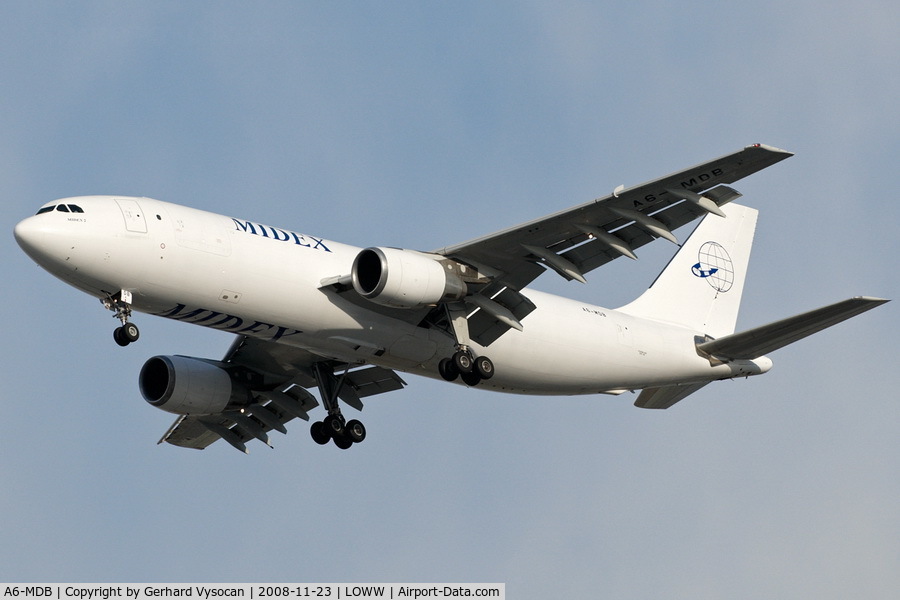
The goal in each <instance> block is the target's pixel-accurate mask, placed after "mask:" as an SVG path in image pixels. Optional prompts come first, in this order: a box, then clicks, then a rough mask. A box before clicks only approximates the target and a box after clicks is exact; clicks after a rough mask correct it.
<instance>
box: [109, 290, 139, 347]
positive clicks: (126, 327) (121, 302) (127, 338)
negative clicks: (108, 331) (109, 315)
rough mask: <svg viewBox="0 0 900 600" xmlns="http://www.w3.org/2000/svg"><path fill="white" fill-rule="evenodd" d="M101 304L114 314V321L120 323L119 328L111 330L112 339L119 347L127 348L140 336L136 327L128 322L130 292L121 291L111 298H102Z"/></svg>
mask: <svg viewBox="0 0 900 600" xmlns="http://www.w3.org/2000/svg"><path fill="white" fill-rule="evenodd" d="M101 302H102V303H103V306H104V307H105V308H106V309H107V310H111V311H113V312H114V313H115V315H113V316H114V317H115V318H116V319H118V320H119V321H121V322H122V326H121V327H116V328H115V329H114V330H113V339H114V340H115V341H116V343H117V344H118V345H120V346H127V345H128V344H130V343H132V342H136V341H137V339H138V338H139V337H140V336H141V332H140V331H139V330H138V328H137V325H135V324H134V323H131V322H129V320H128V319H130V318H131V292H129V291H128V290H121V291H120V292H118V293H116V294H114V295H112V296H107V297H106V298H103V299H102V300H101Z"/></svg>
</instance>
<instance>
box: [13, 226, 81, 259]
mask: <svg viewBox="0 0 900 600" xmlns="http://www.w3.org/2000/svg"><path fill="white" fill-rule="evenodd" d="M13 234H14V235H15V237H16V242H17V243H18V244H19V247H20V248H22V250H24V251H25V254H27V255H28V256H30V257H31V259H32V260H33V261H34V262H36V263H38V264H39V265H41V266H43V267H44V268H50V266H51V265H55V264H57V263H59V262H61V261H62V262H65V261H67V260H68V256H69V255H70V254H71V248H70V246H71V244H69V243H68V242H67V239H66V238H65V236H62V235H60V231H58V230H55V229H54V225H53V224H52V223H49V222H48V221H47V219H42V218H40V217H37V216H34V217H28V218H27V219H24V220H22V221H19V223H18V224H17V225H16V228H15V230H14V231H13Z"/></svg>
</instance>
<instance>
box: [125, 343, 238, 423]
mask: <svg viewBox="0 0 900 600" xmlns="http://www.w3.org/2000/svg"><path fill="white" fill-rule="evenodd" d="M139 384H140V388H141V395H142V396H143V397H144V400H146V401H147V402H149V403H150V404H152V405H153V406H155V407H156V408H160V409H162V410H165V411H168V412H171V413H175V414H178V415H210V414H216V413H220V412H222V411H224V410H225V409H226V408H227V407H228V406H229V405H230V404H232V403H241V402H242V401H243V402H244V403H246V398H247V390H245V389H244V388H242V387H241V386H240V385H237V384H236V383H235V382H234V381H232V378H231V376H230V375H229V374H228V372H227V371H226V370H225V369H222V368H220V367H217V366H216V365H214V364H211V363H209V362H207V361H204V360H201V359H199V358H192V357H190V356H154V357H153V358H151V359H149V360H148V361H147V362H146V363H144V366H143V368H141V374H140V378H139Z"/></svg>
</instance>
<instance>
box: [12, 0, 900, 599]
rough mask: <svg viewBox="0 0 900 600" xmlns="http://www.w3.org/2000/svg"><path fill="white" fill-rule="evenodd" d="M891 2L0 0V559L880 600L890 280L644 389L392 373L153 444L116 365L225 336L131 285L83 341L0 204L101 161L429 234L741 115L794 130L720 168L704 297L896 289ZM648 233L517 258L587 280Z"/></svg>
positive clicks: (727, 131) (895, 53)
mask: <svg viewBox="0 0 900 600" xmlns="http://www.w3.org/2000/svg"><path fill="white" fill-rule="evenodd" d="M898 30H900V4H898V3H897V2H896V1H888V0H885V1H866V0H861V1H858V2H854V3H846V2H811V1H798V2H783V1H762V2H746V3H723V2H697V1H693V2H692V1H688V2H678V3H675V2H643V1H637V2H630V3H612V2H608V3H604V2H597V3H579V2H552V3H550V2H546V3H532V2H521V3H511V2H502V1H501V2H483V3H470V2H453V3H448V2H422V3H416V2H392V3H381V2H340V3H335V2H268V3H266V2H263V3H238V2H217V3H212V2H209V3H204V2H187V3H185V2H155V3H137V2H118V1H117V2H112V1H110V2H79V3H62V2H49V3H44V2H12V3H4V4H3V6H2V8H0V55H2V56H3V60H2V61H0V89H2V93H0V198H2V202H3V207H4V210H3V211H2V217H0V218H2V230H3V231H4V232H5V235H2V236H0V253H2V257H3V260H2V266H0V269H2V280H3V282H4V290H5V293H4V303H3V309H2V317H3V322H4V323H6V326H7V333H6V338H5V339H6V340H7V342H6V343H5V344H3V346H2V348H0V357H2V359H0V372H2V381H3V385H2V386H0V401H2V404H0V407H2V411H3V418H2V419H0V540H2V543H0V581H16V580H18V581H36V582H45V581H46V582H53V581H59V582H62V581H66V582H77V581H84V582H107V581H108V582H114V581H115V582H137V581H146V582H278V581H288V582H300V581H312V582H328V581H335V582H478V581H481V582H505V583H506V584H507V587H506V589H507V597H509V598H516V599H537V598H550V597H560V598H583V597H589V596H593V597H596V596H600V597H609V598H659V597H665V598H691V599H703V598H801V597H804V598H817V599H830V598H835V599H836V598H848V597H858V598H896V597H897V593H898V590H900V501H898V499H900V435H898V432H900V400H898V397H897V383H896V382H897V371H898V367H900V361H898V351H897V348H898V345H897V332H898V331H900V316H898V314H900V313H898V308H897V307H898V306H900V305H898V304H897V302H896V301H895V302H894V303H891V304H888V305H886V306H884V307H881V308H878V309H876V310H875V311H873V312H870V313H867V314H865V315H863V316H861V317H858V318H856V319H854V320H852V321H850V322H847V323H844V324H842V325H839V326H837V327H835V328H833V329H829V330H827V331H826V332H823V333H820V334H818V335H816V336H814V337H813V338H809V339H807V340H804V341H802V342H799V343H797V344H796V345H793V346H791V347H789V348H786V349H783V350H780V351H778V352H776V353H774V354H773V355H772V356H771V358H772V359H773V360H774V362H775V367H774V368H773V370H772V371H771V372H770V373H769V374H767V375H766V376H765V377H758V378H753V379H750V380H747V381H735V382H720V383H716V384H713V385H710V386H707V387H706V388H704V389H703V390H701V391H700V392H698V393H697V394H695V395H693V396H691V397H690V398H689V399H687V400H685V401H684V402H682V403H680V404H678V405H676V406H675V407H674V408H672V409H671V410H668V411H643V410H639V409H637V408H634V407H633V406H632V402H633V400H634V396H631V395H630V394H629V395H623V396H620V397H608V396H591V397H574V398H567V397H563V398H532V397H525V396H515V395H499V394H493V393H489V392H485V391H479V390H477V389H463V388H460V387H456V386H449V385H446V384H443V383H442V382H438V381H431V380H425V379H422V378H417V377H414V376H409V377H407V378H406V379H407V380H408V383H409V386H408V387H407V388H406V389H405V390H403V391H400V392H396V393H394V394H391V395H385V396H379V397H374V398H371V399H369V401H368V402H367V404H366V409H365V411H364V413H363V414H362V419H363V420H364V422H365V423H366V426H367V428H368V431H369V437H368V439H367V440H366V442H365V443H364V444H363V445H361V446H358V447H354V448H352V449H351V450H350V451H347V452H340V451H338V450H337V449H336V448H335V447H334V446H333V445H329V446H327V447H319V446H317V445H316V444H315V443H313V442H312V440H311V439H310V437H309V434H308V431H307V426H306V425H305V424H303V423H300V422H294V423H292V424H291V426H290V427H289V434H288V435H287V436H281V435H280V434H277V433H275V434H273V436H274V437H273V443H274V445H275V449H274V450H270V449H268V448H266V447H265V446H263V445H262V444H259V443H256V442H254V443H252V444H251V445H250V448H251V454H250V455H249V456H244V455H242V454H240V453H238V452H236V451H235V450H234V449H232V448H231V447H230V446H228V445H227V444H225V443H222V442H218V443H216V444H215V445H213V446H212V447H210V448H209V449H207V450H205V451H203V452H195V451H189V450H186V449H181V448H176V447H174V446H170V445H163V446H157V445H156V441H157V440H158V439H159V437H160V436H161V435H162V434H163V432H165V431H166V429H167V428H168V426H169V425H170V423H171V422H172V420H173V419H172V416H171V415H169V414H167V413H164V412H162V411H159V410H156V409H154V408H152V407H151V406H149V405H147V404H146V403H145V402H144V401H143V400H142V399H141V397H140V393H139V391H138V388H137V376H138V372H139V371H140V368H141V366H142V364H143V362H144V361H145V360H146V359H147V358H149V357H150V356H153V355H156V354H176V353H177V354H187V355H192V356H199V357H209V358H220V357H221V356H222V355H223V354H224V352H225V351H226V349H227V348H228V346H229V344H230V342H231V336H230V335H229V334H226V333H222V332H216V331H211V330H206V329H202V328H199V327H195V326H191V325H187V324H183V323H177V322H167V321H165V320H163V319H159V318H155V317H148V316H145V315H138V316H137V317H136V318H135V322H136V323H137V324H138V325H139V326H140V328H141V334H142V335H141V340H140V342H139V343H137V344H134V345H132V346H129V347H128V348H124V349H123V348H120V347H118V346H117V345H116V344H115V343H114V342H113V339H112V330H113V328H114V327H115V325H116V323H115V321H114V320H113V319H112V314H111V313H108V312H106V311H104V310H103V309H102V307H101V305H100V303H99V302H98V301H97V300H96V299H93V298H90V297H88V296H86V295H84V294H82V293H81V292H78V291H76V290H75V289H73V288H70V287H68V286H66V285H64V284H63V283H61V282H60V281H58V280H56V279H54V278H53V277H52V276H50V275H49V274H47V273H46V272H44V271H42V270H41V269H40V268H39V267H37V266H36V265H35V264H33V263H32V262H31V261H30V259H28V257H27V256H25V254H24V253H22V252H21V251H20V250H19V248H18V247H17V246H16V244H15V240H14V239H13V235H12V229H13V226H14V225H15V223H16V222H17V221H19V220H20V219H22V218H25V217H26V216H29V215H31V214H34V212H35V211H36V210H37V208H38V206H40V205H41V204H43V203H45V202H48V201H50V200H53V199H56V198H60V197H65V196H74V195H81V194H107V193H109V194H132V195H143V196H150V197H154V198H159V199H162V200H166V201H170V202H175V203H180V204H187V205H191V206H195V207H198V208H202V209H206V210H211V211H216V212H221V213H224V214H228V215H233V216H237V217H242V218H247V219H252V220H254V221H258V222H264V223H270V224H272V225H276V226H279V227H283V228H286V229H292V230H295V231H303V232H306V233H309V234H312V235H316V236H320V237H325V238H328V239H333V240H339V241H343V242H347V243H352V244H355V245H359V246H367V245H384V246H401V247H407V248H414V249H420V250H429V249H432V248H437V247H442V246H444V245H447V244H453V243H457V242H461V241H464V240H468V239H471V238H474V237H477V236H480V235H483V234H486V233H489V232H491V231H494V230H497V229H502V228H506V227H509V226H511V225H514V224H516V223H519V222H522V221H526V220H530V219H533V218H536V217H539V216H542V215H544V214H548V213H552V212H556V211H558V210H562V209H564V208H567V207H569V206H572V205H575V204H580V203H582V202H586V201H588V200H590V199H592V198H595V197H599V196H604V195H606V194H608V193H609V192H610V191H611V190H612V189H613V188H615V187H616V186H618V185H619V184H625V185H627V186H630V185H635V184H638V183H641V182H643V181H646V180H649V179H653V178H656V177H658V176H661V175H664V174H666V173H669V172H672V171H676V170H679V169H681V168H683V167H687V166H690V165H693V164H696V163H699V162H702V161H705V160H707V159H710V158H713V157H717V156H719V155H722V154H726V153H729V152H732V151H735V150H738V149H740V148H741V147H743V146H745V145H748V144H751V143H756V142H762V143H766V144H771V145H774V146H778V147H782V148H786V149H788V150H791V151H793V152H796V153H797V155H796V156H795V157H793V158H791V159H789V160H787V161H785V162H783V163H780V164H778V165H776V166H774V167H772V168H770V169H768V170H766V171H763V172H761V173H758V174H756V175H754V176H752V177H750V178H749V179H747V180H744V181H741V182H739V183H738V184H736V185H735V187H736V188H737V189H738V190H739V191H741V192H742V193H743V194H744V198H743V200H742V201H743V202H744V203H746V204H748V205H750V206H753V207H756V208H758V209H759V210H760V221H759V227H758V230H757V237H756V244H755V246H754V255H753V259H752V261H751V270H750V274H749V280H748V283H747V288H746V289H745V292H744V304H743V310H742V312H741V316H740V318H739V323H738V327H739V329H740V328H748V327H752V326H756V325H761V324H763V323H767V322H769V321H773V320H776V319H779V318H782V317H785V316H789V315H791V314H795V313H799V312H802V311H805V310H808V309H811V308H815V307H818V306H821V305H824V304H828V303H830V302H833V301H837V300H840V299H843V298H846V297H850V296H854V295H874V296H881V297H886V298H895V299H896V298H898V297H900V285H898V284H900V278H898V269H897V266H896V264H897V255H898V251H900V248H898V241H897V240H898V236H897V232H896V230H897V223H898V221H900V209H898V206H900V204H898V200H897V193H898V177H897V172H898V171H897V160H898V156H900V109H898V107H900V77H898V70H897V69H898V67H897V65H898V62H900V37H898V36H897V32H898ZM680 234H681V235H682V236H683V235H684V234H685V232H684V231H681V232H680ZM673 249H674V248H673V247H672V246H671V245H670V244H667V243H666V242H664V241H658V242H657V243H656V244H652V245H650V246H648V247H645V248H642V249H641V250H640V251H639V253H638V254H639V256H640V257H641V259H640V260H639V261H637V262H634V261H626V260H620V261H615V262H614V263H613V264H610V265H607V266H606V267H604V268H602V269H599V270H597V271H595V272H593V273H591V275H590V276H589V283H588V285H586V286H582V285H580V284H577V283H566V282H564V281H563V280H562V279H561V278H558V277H552V276H550V275H545V276H544V277H542V278H541V279H539V280H538V281H537V282H536V287H538V288H541V289H544V290H547V291H551V292H555V293H561V294H566V295H569V296H574V297H577V298H579V299H582V300H584V301H590V302H593V303H596V304H599V305H601V306H606V307H616V306H620V305H622V304H624V303H626V302H628V301H629V300H631V299H632V298H634V297H635V296H637V295H638V294H639V293H640V292H641V291H642V290H643V289H645V288H646V287H647V286H648V285H649V284H650V283H651V282H652V280H653V278H654V277H655V275H656V274H657V272H658V271H659V270H660V269H661V268H662V267H663V266H664V265H665V263H666V261H667V260H668V258H669V257H670V256H671V254H672V252H673ZM285 268H290V265H285ZM273 293H278V291H277V290H273ZM298 310H302V307H298ZM598 368H603V365H598ZM320 410H321V409H320ZM320 416H321V415H320Z"/></svg>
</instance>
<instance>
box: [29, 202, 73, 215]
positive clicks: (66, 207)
mask: <svg viewBox="0 0 900 600" xmlns="http://www.w3.org/2000/svg"><path fill="white" fill-rule="evenodd" d="M54 210H55V211H58V212H73V213H83V212H84V209H83V208H81V207H80V206H78V205H77V204H57V205H54V206H45V207H43V208H41V209H38V211H37V213H36V214H39V215H42V214H44V213H48V212H53V211H54Z"/></svg>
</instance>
